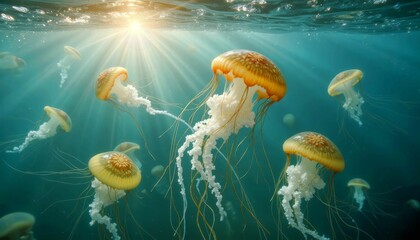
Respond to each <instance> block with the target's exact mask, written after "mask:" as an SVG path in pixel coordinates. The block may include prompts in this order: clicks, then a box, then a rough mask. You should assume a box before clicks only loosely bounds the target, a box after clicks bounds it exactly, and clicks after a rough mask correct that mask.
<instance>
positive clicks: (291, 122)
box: [283, 113, 296, 128]
mask: <svg viewBox="0 0 420 240" xmlns="http://www.w3.org/2000/svg"><path fill="white" fill-rule="evenodd" d="M283 123H284V125H286V126H287V127H288V128H293V127H294V126H295V123H296V118H295V115H293V114H292V113H287V114H285V115H284V116H283Z"/></svg>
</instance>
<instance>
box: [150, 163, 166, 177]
mask: <svg viewBox="0 0 420 240" xmlns="http://www.w3.org/2000/svg"><path fill="white" fill-rule="evenodd" d="M164 171H165V168H164V167H163V166H162V165H156V166H154V167H153V168H152V170H151V171H150V173H151V174H152V175H153V176H154V177H155V178H160V177H162V175H163V173H164Z"/></svg>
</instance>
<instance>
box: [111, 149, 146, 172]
mask: <svg viewBox="0 0 420 240" xmlns="http://www.w3.org/2000/svg"><path fill="white" fill-rule="evenodd" d="M137 150H140V146H139V145H138V144H137V143H133V142H122V143H120V144H118V145H117V146H116V147H115V148H114V151H116V152H122V153H125V154H126V155H127V156H128V157H130V159H131V160H132V161H133V162H134V163H135V164H136V165H137V167H138V168H139V169H141V167H142V164H141V162H140V160H139V159H138V158H137V157H136V155H135V154H134V152H135V151H137Z"/></svg>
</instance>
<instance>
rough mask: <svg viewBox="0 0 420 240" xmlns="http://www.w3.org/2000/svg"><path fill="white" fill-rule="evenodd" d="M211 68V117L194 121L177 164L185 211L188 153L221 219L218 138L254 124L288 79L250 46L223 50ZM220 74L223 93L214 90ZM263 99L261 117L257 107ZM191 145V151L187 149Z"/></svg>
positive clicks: (283, 91)
mask: <svg viewBox="0 0 420 240" xmlns="http://www.w3.org/2000/svg"><path fill="white" fill-rule="evenodd" d="M211 68H212V70H213V78H212V82H211V90H210V93H209V95H210V96H211V97H209V98H208V99H207V100H206V105H207V107H208V108H209V111H208V115H209V116H208V118H207V119H204V120H203V121H200V122H197V123H196V124H195V125H194V133H192V134H190V135H188V136H187V137H186V138H185V142H184V143H183V144H182V146H181V147H180V148H179V149H178V156H177V157H176V166H177V171H178V183H179V184H180V186H181V195H182V197H183V201H184V213H185V208H186V206H187V204H186V201H187V198H186V189H185V185H184V182H183V176H182V172H183V169H182V158H183V156H184V153H187V154H188V155H189V156H190V158H191V160H190V162H191V165H192V166H191V169H192V170H196V171H197V172H198V173H199V176H200V180H203V181H206V182H207V183H208V187H209V189H210V190H211V193H212V194H213V195H214V197H215V198H216V206H217V208H218V210H219V215H220V221H223V219H224V218H225V217H226V215H227V213H226V211H225V210H224V207H223V205H222V198H223V196H222V194H221V192H220V189H221V185H220V183H218V182H217V181H216V176H215V175H214V174H213V171H214V170H215V169H216V167H215V164H214V163H213V161H214V158H213V153H212V151H213V150H215V149H216V148H217V141H226V140H228V138H229V137H230V136H231V135H232V134H237V133H238V132H239V130H240V129H242V128H253V127H254V126H255V124H256V121H258V120H261V118H263V114H264V113H265V112H266V111H267V109H268V108H269V107H270V106H271V105H272V104H273V103H275V102H278V101H280V100H281V99H282V98H283V97H284V96H285V94H286V89H287V88H286V81H285V80H284V77H283V75H282V73H281V72H280V70H279V69H278V68H277V66H276V65H275V64H274V63H273V62H272V61H271V60H270V59H268V58H267V57H265V56H264V55H262V54H260V53H257V52H253V51H249V50H232V51H228V52H225V53H222V54H220V55H219V56H217V57H216V58H214V59H213V61H212V64H211ZM219 74H220V75H223V76H224V77H225V78H226V80H227V82H228V83H229V85H228V87H227V88H225V91H224V92H223V93H222V94H220V95H219V94H213V93H214V90H215V89H216V88H217V86H218V84H219ZM255 96H256V97H257V100H258V101H261V104H262V105H261V108H260V112H258V115H257V117H256V116H255V113H254V112H253V107H254V106H255V105H256V102H257V101H254V97H255ZM190 147H191V149H190V150H189V151H188V150H187V149H188V148H190Z"/></svg>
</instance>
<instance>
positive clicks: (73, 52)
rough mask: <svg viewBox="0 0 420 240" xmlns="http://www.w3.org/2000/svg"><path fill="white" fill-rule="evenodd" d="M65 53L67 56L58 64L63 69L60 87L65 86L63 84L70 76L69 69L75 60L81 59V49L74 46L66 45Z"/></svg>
mask: <svg viewBox="0 0 420 240" xmlns="http://www.w3.org/2000/svg"><path fill="white" fill-rule="evenodd" d="M64 53H65V54H66V55H65V57H64V58H62V59H61V60H60V61H59V62H58V63H57V66H58V67H59V68H60V70H61V72H60V76H61V81H60V88H61V87H63V84H64V83H65V82H66V79H67V78H68V70H69V69H70V67H71V65H73V63H74V62H75V61H80V59H81V56H80V52H79V50H77V49H76V48H74V47H72V46H64Z"/></svg>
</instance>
